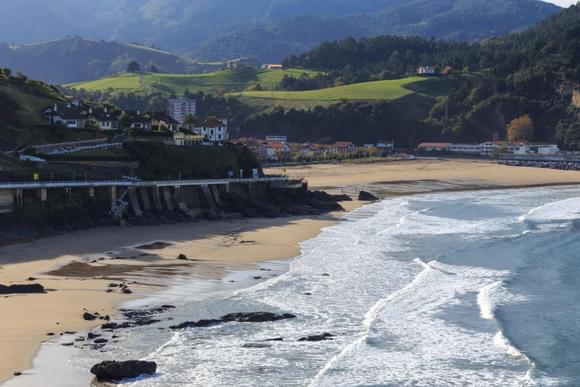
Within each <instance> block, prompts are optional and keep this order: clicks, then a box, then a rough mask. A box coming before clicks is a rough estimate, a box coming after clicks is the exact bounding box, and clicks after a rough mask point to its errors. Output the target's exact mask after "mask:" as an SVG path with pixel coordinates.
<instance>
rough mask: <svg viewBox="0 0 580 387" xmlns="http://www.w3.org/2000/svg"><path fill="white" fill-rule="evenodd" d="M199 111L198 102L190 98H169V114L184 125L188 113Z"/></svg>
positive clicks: (193, 113)
mask: <svg viewBox="0 0 580 387" xmlns="http://www.w3.org/2000/svg"><path fill="white" fill-rule="evenodd" d="M196 113H197V103H196V101H195V99H190V98H172V99H170V100H169V106H168V114H169V116H170V117H171V118H173V119H174V120H175V121H177V122H178V123H179V124H180V125H183V123H184V122H185V119H186V117H187V116H188V115H190V114H191V115H193V116H195V114H196Z"/></svg>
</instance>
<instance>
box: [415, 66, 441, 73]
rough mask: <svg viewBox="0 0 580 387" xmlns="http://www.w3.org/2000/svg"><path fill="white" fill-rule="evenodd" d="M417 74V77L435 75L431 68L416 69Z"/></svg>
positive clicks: (433, 69) (433, 68)
mask: <svg viewBox="0 0 580 387" xmlns="http://www.w3.org/2000/svg"><path fill="white" fill-rule="evenodd" d="M417 74H419V75H435V74H437V71H436V70H435V67H433V66H421V67H419V68H418V69H417Z"/></svg>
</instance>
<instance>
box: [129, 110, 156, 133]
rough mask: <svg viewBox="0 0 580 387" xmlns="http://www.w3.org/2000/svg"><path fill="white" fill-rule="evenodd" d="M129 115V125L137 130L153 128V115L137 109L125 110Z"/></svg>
mask: <svg viewBox="0 0 580 387" xmlns="http://www.w3.org/2000/svg"><path fill="white" fill-rule="evenodd" d="M124 113H125V114H126V115H127V126H128V127H129V129H135V130H151V117H149V116H148V115H145V114H141V112H140V111H139V110H137V111H130V110H127V111H124Z"/></svg>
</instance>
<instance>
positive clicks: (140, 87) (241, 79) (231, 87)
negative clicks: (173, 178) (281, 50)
mask: <svg viewBox="0 0 580 387" xmlns="http://www.w3.org/2000/svg"><path fill="white" fill-rule="evenodd" d="M304 73H306V74H308V75H309V76H314V75H316V74H317V73H318V72H315V71H309V70H298V69H288V70H261V71H257V72H254V71H251V70H250V71H248V70H222V71H215V72H211V73H207V74H156V73H145V74H119V75H115V76H111V77H106V78H103V79H99V80H96V81H91V82H81V83H73V84H68V85H65V86H66V87H70V88H73V89H76V90H81V89H84V90H86V91H106V90H109V89H112V90H113V91H125V92H135V93H139V94H152V93H155V92H161V93H163V94H165V95H169V94H172V93H176V94H183V92H184V91H185V90H186V89H187V90H189V91H190V92H192V93H194V92H197V91H202V92H204V93H215V94H225V93H228V92H234V91H241V90H246V89H249V88H253V87H255V86H256V85H257V84H260V86H261V87H262V88H264V89H270V88H271V87H272V86H276V85H277V84H279V83H280V81H281V80H282V78H283V77H284V75H290V76H295V77H299V76H300V75H302V74H304Z"/></svg>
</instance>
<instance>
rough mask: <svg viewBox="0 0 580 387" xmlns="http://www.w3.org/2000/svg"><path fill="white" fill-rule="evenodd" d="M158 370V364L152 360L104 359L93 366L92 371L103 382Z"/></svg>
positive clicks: (115, 380)
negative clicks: (118, 360)
mask: <svg viewBox="0 0 580 387" xmlns="http://www.w3.org/2000/svg"><path fill="white" fill-rule="evenodd" d="M155 372H157V364H156V363H155V362H152V361H137V360H130V361H124V362H117V361H103V362H101V363H99V364H95V365H94V366H93V367H92V368H91V373H92V374H93V375H95V376H96V377H97V380H99V381H101V382H118V381H121V380H123V379H134V378H137V377H139V376H143V375H153V374H155Z"/></svg>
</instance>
